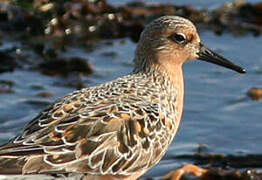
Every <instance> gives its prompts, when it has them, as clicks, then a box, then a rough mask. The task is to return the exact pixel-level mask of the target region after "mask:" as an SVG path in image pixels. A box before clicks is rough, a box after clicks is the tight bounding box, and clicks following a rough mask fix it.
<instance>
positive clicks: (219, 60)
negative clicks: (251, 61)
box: [197, 43, 246, 73]
mask: <svg viewBox="0 0 262 180" xmlns="http://www.w3.org/2000/svg"><path fill="white" fill-rule="evenodd" d="M197 55H198V59H199V60H203V61H206V62H210V63H214V64H217V65H220V66H223V67H226V68H229V69H232V70H234V71H237V72H239V73H246V70H245V69H244V68H242V67H240V66H238V65H235V64H234V63H232V62H230V61H229V60H227V59H226V58H224V57H222V56H220V55H219V54H217V53H215V52H214V51H212V50H210V49H208V48H207V47H205V46H204V45H203V44H202V43H200V48H199V52H198V53H197Z"/></svg>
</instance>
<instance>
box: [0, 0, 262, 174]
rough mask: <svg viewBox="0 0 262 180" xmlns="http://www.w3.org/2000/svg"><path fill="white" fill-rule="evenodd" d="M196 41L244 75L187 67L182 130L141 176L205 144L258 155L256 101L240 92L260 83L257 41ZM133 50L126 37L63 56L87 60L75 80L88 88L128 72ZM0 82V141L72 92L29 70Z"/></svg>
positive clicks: (260, 137)
mask: <svg viewBox="0 0 262 180" xmlns="http://www.w3.org/2000/svg"><path fill="white" fill-rule="evenodd" d="M206 2H207V1H206ZM208 4H209V3H208V2H207V5H208ZM200 36H201V38H202V40H203V42H204V43H205V44H206V45H207V46H208V47H209V48H211V49H214V50H216V51H217V52H219V53H220V54H222V55H223V56H225V57H227V58H228V59H230V60H232V61H234V62H235V63H236V64H239V65H242V66H243V67H245V68H246V70H247V74H245V75H242V74H238V73H236V72H233V71H231V70H228V69H224V68H222V67H218V66H216V65H213V64H208V63H206V62H201V61H191V62H187V63H186V64H185V65H184V73H185V83H186V86H185V87H186V88H185V94H186V96H185V109H184V116H183V121H182V125H181V127H180V130H179V132H178V134H177V136H176V138H175V141H174V142H173V144H172V145H171V147H170V148H169V150H168V152H167V154H166V156H165V157H164V158H163V160H162V161H161V162H160V163H159V164H158V165H157V166H155V167H154V168H152V169H151V170H150V171H149V172H148V173H147V174H146V175H144V177H152V176H153V177H159V176H161V175H163V174H165V173H166V172H168V171H169V170H172V169H174V168H176V167H178V166H180V165H181V164H183V163H185V161H174V160H172V159H171V158H170V157H172V156H174V155H178V154H192V153H194V152H196V151H197V148H198V147H199V145H200V144H205V145H206V146H207V151H209V152H216V153H226V154H235V155H239V154H249V153H261V149H262V134H261V133H260V131H261V129H262V121H261V117H262V111H261V110H262V108H261V107H262V101H252V100H250V99H249V98H248V97H247V96H246V92H247V91H248V89H250V88H251V87H261V84H262V78H261V77H262V76H261V75H262V54H261V43H262V36H259V37H253V36H252V35H251V34H248V35H246V36H243V37H233V36H231V35H230V34H223V35H222V36H216V35H215V34H214V33H213V32H209V31H205V32H202V33H201V34H200ZM135 45H136V44H134V43H133V42H131V41H130V40H129V39H128V38H126V39H117V40H107V41H101V42H98V44H97V45H96V47H95V48H94V49H95V50H94V51H92V52H90V51H87V50H85V49H80V48H71V49H68V51H67V52H66V53H65V54H64V56H66V57H70V56H72V57H73V56H80V57H86V58H87V59H89V61H90V63H91V64H93V66H94V69H95V73H94V74H93V75H91V76H87V77H86V76H81V79H82V81H83V82H84V83H85V85H86V86H93V85H97V84H100V83H103V82H106V81H109V80H112V79H115V78H116V77H119V76H121V75H125V74H127V72H130V71H131V70H132V59H133V55H134V49H135ZM0 80H11V81H13V82H14V86H13V88H12V90H13V93H8V94H6V93H4V94H0V122H1V123H0V142H4V141H7V140H8V139H9V138H11V137H13V136H14V135H16V134H17V132H18V130H20V129H21V128H22V127H23V126H24V125H25V123H26V122H28V121H29V120H31V119H32V118H33V117H34V116H35V115H36V114H37V113H38V112H40V111H41V109H43V107H45V106H46V104H48V103H50V102H52V101H54V100H55V99H57V98H58V97H61V96H63V95H65V94H67V93H69V92H71V91H73V90H74V89H75V88H74V87H71V86H69V85H66V84H67V82H69V81H70V79H69V80H68V79H66V78H65V77H60V76H55V77H50V76H45V75H43V74H41V73H39V72H37V71H31V70H21V69H20V70H15V71H14V72H8V73H2V74H0ZM39 92H51V93H52V94H53V95H54V96H52V97H48V98H41V97H38V96H36V94H38V93H39Z"/></svg>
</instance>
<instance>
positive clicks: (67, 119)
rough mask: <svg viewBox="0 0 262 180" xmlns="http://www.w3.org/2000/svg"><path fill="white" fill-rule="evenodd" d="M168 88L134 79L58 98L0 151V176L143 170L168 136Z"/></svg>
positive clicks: (139, 76)
mask: <svg viewBox="0 0 262 180" xmlns="http://www.w3.org/2000/svg"><path fill="white" fill-rule="evenodd" d="M168 86H169V84H168V83H167V82H166V81H165V82H160V81H159V77H158V76H154V75H148V74H146V73H134V74H131V75H128V76H124V77H121V78H118V79H117V80H115V81H111V82H108V83H105V84H102V85H99V86H95V87H90V88H86V89H82V90H80V91H75V92H73V93H71V94H69V95H67V96H65V97H63V98H61V99H60V100H58V101H56V102H55V103H54V104H52V105H50V106H49V107H48V108H46V109H45V110H44V111H43V112H41V113H40V114H39V115H38V116H37V117H36V118H35V119H34V120H32V121H31V122H30V123H29V124H28V125H27V126H26V127H25V129H24V130H23V132H22V133H21V135H19V136H17V137H16V138H14V139H13V140H11V141H10V142H9V143H7V144H5V145H3V146H1V147H0V159H1V160H0V174H3V173H4V174H20V173H23V174H27V173H30V174H31V173H33V174H35V173H71V172H76V173H87V174H94V175H96V174H118V175H130V174H132V173H134V172H136V171H137V170H139V169H140V170H142V169H144V170H147V169H149V168H150V167H152V166H153V165H154V164H156V163H157V162H158V161H159V160H160V158H161V157H162V156H163V154H164V153H165V151H166V149H167V147H168V145H169V144H170V142H171V140H172V138H173V136H174V134H172V133H171V131H173V129H174V128H175V124H174V123H173V122H172V118H173V117H174V113H175V112H174V107H173V105H172V103H170V102H171V101H175V95H174V94H172V93H171V94H170V92H169V91H171V89H170V87H168Z"/></svg>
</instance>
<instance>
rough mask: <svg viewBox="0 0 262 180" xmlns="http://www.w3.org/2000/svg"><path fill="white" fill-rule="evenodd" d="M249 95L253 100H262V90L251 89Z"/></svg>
mask: <svg viewBox="0 0 262 180" xmlns="http://www.w3.org/2000/svg"><path fill="white" fill-rule="evenodd" d="M247 95H248V96H249V97H250V98H251V99H252V100H259V99H261V98H262V88H251V89H249V90H248V92H247Z"/></svg>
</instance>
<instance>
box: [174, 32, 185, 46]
mask: <svg viewBox="0 0 262 180" xmlns="http://www.w3.org/2000/svg"><path fill="white" fill-rule="evenodd" d="M171 39H172V40H173V41H175V42H177V43H180V44H182V43H184V42H185V41H186V35H184V34H183V33H176V34H172V35H171Z"/></svg>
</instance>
